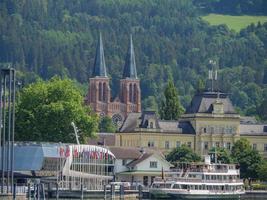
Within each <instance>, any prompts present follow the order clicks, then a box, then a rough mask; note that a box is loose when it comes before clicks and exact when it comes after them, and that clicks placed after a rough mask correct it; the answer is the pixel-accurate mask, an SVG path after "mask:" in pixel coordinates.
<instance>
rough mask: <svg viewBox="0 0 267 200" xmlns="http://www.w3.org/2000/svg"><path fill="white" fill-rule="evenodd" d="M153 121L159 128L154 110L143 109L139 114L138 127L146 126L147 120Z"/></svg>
mask: <svg viewBox="0 0 267 200" xmlns="http://www.w3.org/2000/svg"><path fill="white" fill-rule="evenodd" d="M151 119H152V120H153V121H155V128H156V129H159V128H160V127H159V122H158V117H157V114H156V112H155V111H143V112H142V115H141V122H140V124H139V128H148V126H149V124H148V121H149V120H151Z"/></svg>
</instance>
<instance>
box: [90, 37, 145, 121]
mask: <svg viewBox="0 0 267 200" xmlns="http://www.w3.org/2000/svg"><path fill="white" fill-rule="evenodd" d="M109 80H110V79H109V77H108V74H107V69H106V63H105V56H104V48H103V42H102V37H101V34H100V35H99V40H98V46H97V49H96V56H95V62H94V68H93V74H92V77H91V78H90V79H89V88H88V93H87V96H86V99H85V103H86V104H87V105H90V106H91V108H92V109H93V110H94V111H95V112H96V113H97V114H99V115H100V116H110V117H111V118H112V121H113V122H114V123H115V124H117V126H121V125H122V123H123V121H124V119H125V118H126V117H127V116H128V115H129V113H140V112H141V90H140V81H139V79H138V77H137V71H136V63H135V54H134V46H133V41H132V36H131V37H130V43H129V48H128V52H127V55H126V59H125V65H124V70H123V76H122V78H121V80H120V92H119V94H118V96H117V97H116V98H114V99H112V98H111V89H110V86H109Z"/></svg>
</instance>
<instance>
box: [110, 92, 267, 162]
mask: <svg viewBox="0 0 267 200" xmlns="http://www.w3.org/2000/svg"><path fill="white" fill-rule="evenodd" d="M242 137H244V138H247V139H248V140H249V141H250V143H251V145H252V147H253V148H254V149H256V150H258V151H259V152H260V153H261V154H262V155H263V156H264V157H265V158H267V124H259V123H257V122H256V121H255V120H254V119H253V118H249V117H246V118H243V117H240V115H239V114H238V113H237V112H236V111H235V109H234V107H233V105H232V103H231V101H230V99H229V98H228V96H227V95H226V94H224V93H216V92H204V93H202V94H197V95H195V96H194V98H193V99H192V102H191V104H190V106H189V108H188V109H187V110H186V112H185V114H184V115H183V116H182V117H181V119H179V120H178V121H164V120H160V119H158V117H157V116H156V114H155V112H153V111H145V112H143V113H131V114H129V115H128V117H127V118H126V119H125V121H124V123H123V125H122V127H121V129H120V132H119V133H116V134H115V146H122V147H150V148H158V149H160V150H162V151H164V152H168V151H170V150H171V149H173V148H175V147H178V146H180V145H181V144H186V145H188V146H189V147H191V148H192V149H193V150H194V151H195V152H197V153H199V154H200V155H205V154H207V153H208V150H209V149H210V148H211V147H214V146H216V147H224V148H227V149H229V150H230V149H231V147H232V146H233V143H234V142H235V141H237V140H239V139H240V138H242Z"/></svg>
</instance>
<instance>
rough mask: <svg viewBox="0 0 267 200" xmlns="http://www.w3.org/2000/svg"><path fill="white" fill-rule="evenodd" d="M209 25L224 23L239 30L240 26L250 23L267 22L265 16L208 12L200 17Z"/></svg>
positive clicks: (243, 26)
mask: <svg viewBox="0 0 267 200" xmlns="http://www.w3.org/2000/svg"><path fill="white" fill-rule="evenodd" d="M202 18H203V19H204V20H205V21H207V22H209V23H210V24H211V25H219V24H226V25H227V26H228V27H229V28H230V29H233V30H235V31H237V32H239V31H240V30H241V29H242V28H245V27H247V26H248V25H250V24H251V23H254V24H257V23H258V22H261V23H264V22H267V16H249V15H242V16H232V15H217V14H209V15H207V16H203V17H202Z"/></svg>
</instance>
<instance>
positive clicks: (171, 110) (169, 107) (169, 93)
mask: <svg viewBox="0 0 267 200" xmlns="http://www.w3.org/2000/svg"><path fill="white" fill-rule="evenodd" d="M164 97H165V98H164V100H163V101H162V102H161V108H160V117H161V119H165V120H177V119H178V118H179V117H180V115H181V114H182V113H183V112H184V109H183V107H182V105H181V103H180V100H179V97H178V92H177V89H176V88H175V86H174V83H173V81H172V80H169V81H168V84H167V86H166V88H165V91H164Z"/></svg>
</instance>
